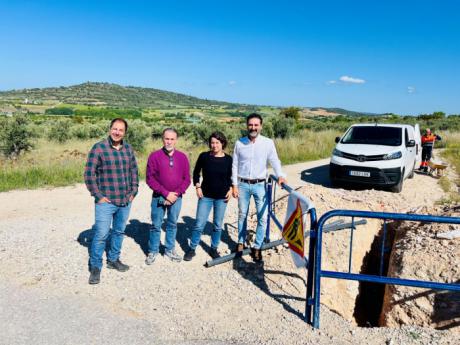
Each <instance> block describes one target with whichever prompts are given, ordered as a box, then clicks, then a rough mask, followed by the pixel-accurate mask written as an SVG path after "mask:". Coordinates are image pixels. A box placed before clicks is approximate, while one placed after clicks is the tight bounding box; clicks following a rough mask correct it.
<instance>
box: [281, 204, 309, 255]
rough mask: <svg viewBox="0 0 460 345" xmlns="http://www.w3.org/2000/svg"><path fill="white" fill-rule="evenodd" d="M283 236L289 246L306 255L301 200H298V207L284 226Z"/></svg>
mask: <svg viewBox="0 0 460 345" xmlns="http://www.w3.org/2000/svg"><path fill="white" fill-rule="evenodd" d="M282 236H283V238H284V239H285V240H286V241H287V243H288V244H289V248H291V250H293V251H294V252H296V253H297V254H299V255H300V256H301V257H304V243H305V241H304V232H303V221H302V207H301V206H300V201H299V200H297V207H296V209H295V210H294V212H292V214H291V216H290V217H289V219H288V221H287V222H286V224H285V225H284V227H283V233H282Z"/></svg>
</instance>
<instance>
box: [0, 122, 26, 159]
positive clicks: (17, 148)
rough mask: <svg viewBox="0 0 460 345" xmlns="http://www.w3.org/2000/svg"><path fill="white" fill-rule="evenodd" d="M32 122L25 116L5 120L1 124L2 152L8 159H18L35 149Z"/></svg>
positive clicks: (0, 145)
mask: <svg viewBox="0 0 460 345" xmlns="http://www.w3.org/2000/svg"><path fill="white" fill-rule="evenodd" d="M29 125H30V121H29V119H28V118H27V117H26V116H24V115H18V116H14V117H12V118H8V119H3V120H2V121H1V123H0V126H1V127H2V131H0V150H1V152H2V153H3V155H5V156H6V157H8V158H16V157H18V156H19V155H20V154H21V152H24V151H28V150H30V149H31V148H32V147H33V144H32V140H33V138H34V135H33V132H32V129H31V128H30V126H29Z"/></svg>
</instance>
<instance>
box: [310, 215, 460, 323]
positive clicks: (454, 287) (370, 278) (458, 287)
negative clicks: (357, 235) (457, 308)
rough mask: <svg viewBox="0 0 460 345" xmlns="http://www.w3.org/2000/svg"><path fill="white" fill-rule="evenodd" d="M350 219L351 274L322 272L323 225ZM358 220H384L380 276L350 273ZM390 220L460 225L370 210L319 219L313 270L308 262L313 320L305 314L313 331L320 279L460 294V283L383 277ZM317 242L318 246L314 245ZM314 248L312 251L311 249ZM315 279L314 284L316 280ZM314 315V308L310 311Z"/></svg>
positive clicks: (455, 219) (457, 221) (456, 219)
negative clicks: (327, 222) (312, 276)
mask: <svg viewBox="0 0 460 345" xmlns="http://www.w3.org/2000/svg"><path fill="white" fill-rule="evenodd" d="M339 216H341V217H351V218H352V222H351V224H352V226H351V232H350V254H349V261H348V272H334V271H323V270H322V269H321V259H322V258H321V255H322V233H323V228H324V224H325V223H326V221H327V220H328V219H329V218H332V217H339ZM355 217H361V218H375V219H383V220H384V224H383V234H382V244H381V247H380V255H381V256H380V267H379V275H365V274H356V273H352V272H351V256H352V250H353V230H354V228H355V226H354V223H355V221H354V219H355ZM387 220H401V221H416V222H417V221H418V222H429V223H447V224H460V218H459V217H441V216H432V215H418V214H403V213H385V212H368V211H352V210H333V211H329V212H327V213H325V214H324V215H323V216H322V217H321V218H320V219H319V220H318V224H317V227H316V229H317V230H316V236H310V256H311V254H312V252H313V251H314V269H313V268H312V266H311V265H310V263H311V262H310V263H309V272H308V274H309V276H310V269H312V271H313V270H314V272H311V274H314V279H312V281H310V279H309V280H308V284H310V283H314V295H313V296H312V295H311V294H309V293H308V291H311V290H312V286H309V285H307V305H308V304H309V303H310V302H311V303H312V304H313V319H312V318H311V314H310V315H309V314H308V313H307V314H306V319H307V322H308V323H310V324H312V325H313V327H314V328H319V314H320V295H321V278H323V277H324V278H336V279H348V280H355V281H366V282H373V283H380V284H393V285H404V286H413V287H420V288H427V289H438V290H450V291H460V284H453V283H452V284H447V283H437V282H430V281H422V280H412V279H403V278H391V277H386V276H383V263H384V261H383V255H384V251H385V245H384V244H385V239H386V236H387ZM312 241H313V242H315V243H312ZM312 249H313V250H312ZM313 280H314V281H313ZM307 310H308V311H309V312H310V313H311V308H310V309H309V308H307Z"/></svg>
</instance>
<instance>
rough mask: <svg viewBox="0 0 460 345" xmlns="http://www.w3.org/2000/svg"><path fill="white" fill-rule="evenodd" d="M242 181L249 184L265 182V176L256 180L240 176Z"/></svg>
mask: <svg viewBox="0 0 460 345" xmlns="http://www.w3.org/2000/svg"><path fill="white" fill-rule="evenodd" d="M240 182H243V183H249V184H256V183H261V182H265V179H264V178H259V179H255V180H250V179H246V178H240Z"/></svg>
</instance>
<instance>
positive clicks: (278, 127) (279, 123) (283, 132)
mask: <svg viewBox="0 0 460 345" xmlns="http://www.w3.org/2000/svg"><path fill="white" fill-rule="evenodd" d="M271 124H272V127H273V137H274V138H288V137H290V136H292V135H293V134H294V132H295V120H294V119H293V118H273V119H271Z"/></svg>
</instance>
